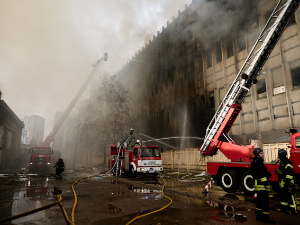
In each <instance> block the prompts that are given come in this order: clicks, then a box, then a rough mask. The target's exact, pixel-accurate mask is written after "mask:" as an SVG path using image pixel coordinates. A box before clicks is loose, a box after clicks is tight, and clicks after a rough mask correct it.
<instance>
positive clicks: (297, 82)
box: [290, 60, 300, 89]
mask: <svg viewBox="0 0 300 225" xmlns="http://www.w3.org/2000/svg"><path fill="white" fill-rule="evenodd" d="M290 69H291V76H292V85H293V88H294V89H299V88H300V60H297V61H295V62H291V63H290Z"/></svg>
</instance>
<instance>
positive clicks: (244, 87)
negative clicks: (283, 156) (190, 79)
mask: <svg viewBox="0 0 300 225" xmlns="http://www.w3.org/2000/svg"><path fill="white" fill-rule="evenodd" d="M281 2H282V1H281V0H280V1H279V2H278V3H277V5H276V7H275V9H274V10H273V12H272V14H271V16H270V18H269V19H268V21H267V23H266V25H265V27H264V29H263V30H262V32H261V34H260V35H259V37H258V39H257V41H256V43H255V44H254V46H253V48H252V50H251V52H250V53H249V55H248V57H247V58H246V60H245V62H244V64H243V66H242V68H241V69H240V71H239V72H238V74H237V76H236V78H235V80H234V81H233V83H232V85H231V87H230V88H229V90H228V92H227V94H226V95H225V97H224V99H223V100H222V103H221V104H220V106H219V108H218V109H217V111H216V113H215V115H214V117H213V119H212V120H211V122H210V124H209V125H208V127H207V129H206V135H205V140H204V143H203V145H202V146H201V148H200V149H199V150H200V152H201V153H202V154H203V155H211V156H213V155H215V154H216V152H217V151H218V149H220V150H221V148H220V146H221V145H222V143H223V142H222V141H223V140H227V141H228V142H229V144H233V145H236V143H235V142H234V141H233V140H232V139H231V138H230V137H229V135H228V132H229V130H230V129H231V127H232V125H233V123H234V121H235V119H236V118H237V116H238V115H239V112H240V111H241V110H242V107H241V105H242V102H243V100H244V98H245V96H246V95H247V93H248V92H249V91H250V88H251V86H252V85H253V84H256V83H257V79H256V78H257V76H259V75H260V74H261V70H262V68H263V66H264V65H265V63H266V61H267V59H268V58H269V56H270V54H271V52H272V50H273V49H274V48H275V46H276V43H277V42H278V40H279V39H280V37H281V35H282V33H283V31H284V30H285V28H286V27H287V24H288V22H289V20H290V18H291V17H292V16H293V15H294V13H295V11H296V10H297V8H298V6H299V3H300V1H299V0H287V1H286V3H285V4H283V5H282V6H281ZM226 144H228V143H226ZM226 144H225V146H226ZM226 148H227V150H228V148H230V147H228V146H226ZM246 151H247V150H245V152H244V153H243V154H242V155H243V156H245V157H246V155H247V153H246ZM248 153H249V152H248ZM240 155H241V154H240ZM240 155H239V156H238V157H240ZM235 157H236V156H235ZM241 158H242V157H241ZM247 158H248V156H247Z"/></svg>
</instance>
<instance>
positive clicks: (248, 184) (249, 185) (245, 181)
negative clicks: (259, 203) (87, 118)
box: [241, 170, 254, 194]
mask: <svg viewBox="0 0 300 225" xmlns="http://www.w3.org/2000/svg"><path fill="white" fill-rule="evenodd" d="M241 187H242V189H243V191H244V192H245V193H246V194H253V193H254V187H253V177H252V175H251V171H250V170H244V171H243V173H242V179H241Z"/></svg>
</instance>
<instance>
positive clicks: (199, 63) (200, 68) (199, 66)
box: [197, 43, 203, 72]
mask: <svg viewBox="0 0 300 225" xmlns="http://www.w3.org/2000/svg"><path fill="white" fill-rule="evenodd" d="M197 57H198V69H199V71H198V72H201V71H203V57H202V46H201V44H200V43H198V45H197Z"/></svg>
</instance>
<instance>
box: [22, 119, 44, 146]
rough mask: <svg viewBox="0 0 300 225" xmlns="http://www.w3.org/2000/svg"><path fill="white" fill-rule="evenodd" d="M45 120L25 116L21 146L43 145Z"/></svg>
mask: <svg viewBox="0 0 300 225" xmlns="http://www.w3.org/2000/svg"><path fill="white" fill-rule="evenodd" d="M44 130H45V119H44V118H43V117H40V116H37V115H31V116H25V118H24V130H23V131H22V137H21V142H22V144H30V145H36V146H40V145H41V144H42V143H43V139H44Z"/></svg>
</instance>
